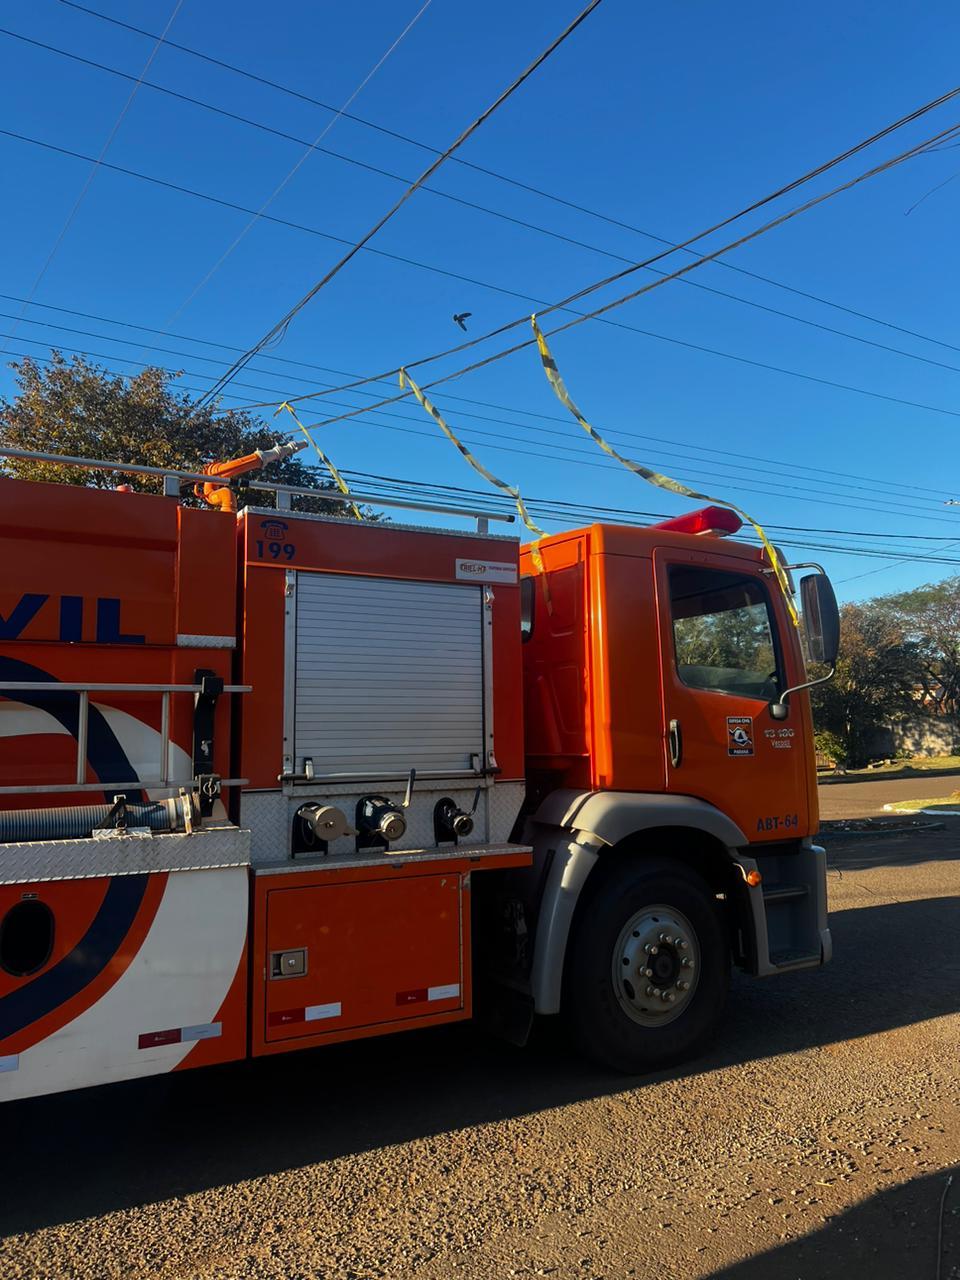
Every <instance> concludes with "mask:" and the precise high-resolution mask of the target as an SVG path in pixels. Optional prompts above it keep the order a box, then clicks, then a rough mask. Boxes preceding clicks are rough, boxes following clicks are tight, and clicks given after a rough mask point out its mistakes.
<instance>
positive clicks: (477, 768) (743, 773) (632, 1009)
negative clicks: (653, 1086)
mask: <svg viewBox="0 0 960 1280" xmlns="http://www.w3.org/2000/svg"><path fill="white" fill-rule="evenodd" d="M281 448H282V447H281ZM0 452H2V451H0ZM275 453H276V451H270V454H269V455H264V456H263V457H262V458H260V462H259V463H257V461H256V460H255V459H253V456H252V455H251V458H250V459H244V460H240V461H239V463H238V464H237V465H236V466H234V465H232V464H222V465H220V466H219V467H218V469H217V470H215V471H212V472H208V473H207V474H206V475H201V474H198V475H192V474H188V473H183V472H180V473H177V472H168V473H165V474H164V476H163V483H164V494H163V495H160V494H156V495H153V494H144V493H132V492H120V491H105V490H95V489H84V488H80V487H73V486H62V485H48V484H43V483H35V482H31V481H21V480H12V479H0V538H2V540H3V547H4V556H3V560H2V564H0V1099H4V1098H17V1097H26V1096H31V1095H36V1094H42V1093H47V1092H53V1091H56V1090H61V1089H71V1088H77V1087H81V1086H86V1085H94V1084H101V1083H105V1082H108V1081H110V1080H114V1079H126V1078H131V1077H136V1076H146V1075H151V1074H155V1073H158V1072H165V1071H172V1070H182V1069H186V1068H190V1067H194V1066H202V1065H205V1064H208V1063H215V1062H226V1061H230V1060H234V1059H237V1058H242V1057H244V1056H254V1057H256V1056H262V1055H266V1054H276V1053H284V1052H289V1051H290V1050H292V1049H296V1048H308V1047H319V1046H322V1045H325V1044H329V1043H334V1042H337V1041H343V1040H351V1039H358V1038H364V1037H368V1036H374V1035H381V1034H388V1033H392V1032H396V1031H402V1030H412V1029H415V1028H418V1027H424V1026H431V1025H438V1024H442V1023H446V1022H454V1021H461V1020H463V1019H466V1018H470V1017H471V1016H473V1015H474V1014H475V1013H480V1014H482V1015H483V1017H484V1020H485V1021H488V1022H490V1023H492V1024H493V1025H496V1026H498V1027H499V1028H500V1029H501V1030H502V1031H503V1032H504V1033H505V1034H507V1035H508V1036H510V1037H511V1038H513V1039H515V1040H517V1041H523V1040H524V1039H525V1038H526V1036H527V1034H528V1033H529V1030H530V1027H531V1025H532V1021H533V1018H534V1016H535V1015H536V1014H556V1013H561V1014H563V1015H564V1016H565V1017H566V1018H567V1019H568V1021H569V1023H570V1025H571V1027H572V1029H573V1031H574V1034H575V1036H576V1037H577V1039H578V1040H579V1042H580V1044H581V1045H582V1046H583V1048H584V1049H585V1050H586V1051H587V1052H589V1053H591V1054H593V1055H594V1056H595V1057H598V1058H599V1059H601V1060H602V1061H604V1062H606V1063H609V1064H611V1065H614V1066H616V1067H618V1068H620V1069H623V1070H628V1071H635V1070H642V1069H646V1068H649V1067H651V1066H654V1065H658V1064H660V1063H663V1062H666V1061H669V1060H671V1059H673V1058H677V1057H681V1056H685V1055H688V1054H690V1053H693V1052H695V1051H696V1049H697V1047H698V1046H699V1045H700V1044H702V1043H703V1041H704V1039H705V1038H706V1037H707V1036H708V1035H709V1033H710V1032H711V1031H712V1030H713V1028H714V1026H715V1024H716V1022H717V1020H718V1019H719V1017H720V1015H721V1011H722V1007H723V997H724V995H725V992H726V987H727V982H728V975H729V969H730V964H731V961H733V962H734V963H736V964H737V965H738V966H740V967H741V968H742V969H744V970H745V971H747V972H749V973H753V974H757V975H761V976H763V975H770V974H775V973H781V972H785V971H787V970H791V969H797V968H803V967H810V966H815V965H819V964H822V963H823V962H824V961H825V960H827V959H828V958H829V954H830V934H829V929H828V926H827V921H826V905H825V903H826V898H825V871H824V858H823V851H822V850H821V849H819V848H817V846H816V845H815V844H814V843H813V836H814V835H815V833H816V830H817V804H816V778H815V773H814V763H813V747H812V729H811V721H810V711H809V705H808V700H807V696H806V694H805V693H804V692H803V689H804V687H805V686H806V684H807V677H806V674H805V670H804V661H803V657H802V655H801V648H800V634H801V633H800V631H799V630H798V628H797V627H796V626H795V625H794V622H793V620H792V618H791V607H790V604H788V602H787V600H786V598H785V596H784V593H783V590H782V589H781V587H780V585H779V584H778V581H777V579H776V577H775V576H774V575H773V574H772V573H771V571H770V564H769V561H768V560H767V559H766V558H765V557H764V555H763V554H762V553H761V552H760V551H759V550H758V549H756V548H753V547H750V546H748V545H746V544H741V543H736V542H733V541H731V540H729V539H727V538H722V537H721V536H720V535H721V534H722V533H726V532H730V531H731V530H730V528H729V520H730V513H728V512H722V511H721V512H719V513H718V514H717V515H715V516H713V517H711V516H710V515H709V509H708V513H707V514H704V513H694V514H693V515H692V516H691V517H689V518H681V519H680V520H678V521H672V522H667V523H666V524H665V525H663V526H653V527H650V528H646V529H640V528H624V527H618V526H613V525H595V526H592V527H591V528H588V529H581V530H576V531H573V532H570V533H564V534H558V535H556V536H554V537H551V538H547V539H544V540H543V541H542V542H541V543H540V544H539V556H537V557H535V556H534V554H533V553H532V551H531V550H530V549H529V548H519V547H518V545H517V542H516V540H515V539H513V538H510V537H503V536H500V535H491V534H490V533H489V532H488V531H487V529H488V524H489V521H491V520H496V519H500V520H502V519H503V516H502V515H498V514H497V513H493V512H489V511H483V510H480V511H473V510H467V509H464V508H450V507H447V508H443V507H440V508H439V509H434V510H433V513H432V515H431V519H435V517H436V515H437V514H441V515H444V516H450V517H456V518H458V519H459V518H462V517H464V516H469V517H471V518H475V519H476V521H477V530H476V531H475V532H471V531H466V532H464V531H456V530H452V529H450V528H438V527H436V526H435V525H431V526H429V527H417V526H411V525H404V524H399V523H395V522H374V521H367V520H360V521H357V520H355V519H340V518H338V517H336V516H324V515H317V514H312V513H311V512H308V511H302V510H298V509H296V504H297V503H298V502H299V501H300V500H301V496H302V495H300V494H299V493H298V492H297V491H291V490H289V489H285V488H284V487H283V486H271V485H269V484H266V483H261V482H253V484H252V486H251V487H252V488H253V490H254V491H263V493H264V496H263V498H261V497H260V493H259V492H257V500H258V501H263V502H265V503H268V504H269V505H265V506H263V507H255V506H247V507H246V508H245V509H244V510H242V511H240V512H239V513H238V512H237V511H236V510H235V507H236V503H235V501H234V494H233V492H230V493H229V494H228V496H227V497H224V495H223V493H222V490H223V489H224V488H227V487H228V486H230V485H233V484H235V476H236V475H237V474H239V473H240V471H241V470H250V469H251V467H254V468H255V467H256V466H257V465H259V464H262V462H263V461H264V460H266V461H269V460H270V457H271V456H274V455H275ZM276 456H279V455H276ZM36 461H37V463H38V465H39V464H42V462H44V461H51V462H55V463H60V464H70V465H89V466H95V467H97V468H98V469H101V470H107V471H109V470H111V469H112V470H116V471H123V470H127V471H143V472H145V473H150V472H151V469H150V468H138V467H136V466H135V464H122V463H110V462H101V461H91V460H82V459H80V460H78V459H58V458H54V457H52V456H50V455H37V458H36ZM211 474H214V475H216V477H217V480H216V481H211V479H210V475H211ZM188 485H189V486H190V489H191V491H195V492H196V493H197V494H198V496H203V497H205V498H206V500H207V501H208V502H209V503H210V504H211V506H212V507H213V508H214V509H212V510H202V509H196V508H191V507H188V506H184V505H183V504H182V503H181V502H180V501H179V499H178V494H179V492H180V490H181V489H182V488H183V487H185V486H188ZM306 496H308V497H309V498H311V499H316V497H317V494H316V492H315V491H310V492H309V493H307V494H306ZM358 501H361V502H362V501H363V495H358ZM378 501H382V500H380V499H378ZM392 505H393V506H396V507H400V508H410V507H413V508H417V507H419V506H421V505H422V504H418V503H417V502H416V501H409V502H404V501H400V500H398V501H395V502H394V503H393V504H392ZM685 520H686V523H685V522H684V521H685ZM811 568H812V569H813V570H814V571H813V572H811V573H810V574H809V575H808V576H806V577H805V578H804V579H803V580H802V582H801V584H800V587H801V589H800V595H801V597H802V599H803V604H804V619H805V626H806V628H807V630H808V632H809V635H808V642H809V649H810V655H811V656H812V657H813V658H814V659H817V660H819V661H822V662H824V663H825V664H826V665H827V666H830V665H831V663H832V661H833V659H834V657H835V651H836V642H837V638H836V631H837V626H836V603H835V601H834V600H833V596H832V592H831V591H830V588H829V584H828V583H827V580H826V578H825V577H824V576H823V574H822V572H821V571H819V570H817V569H816V567H815V566H812V567H811ZM38 806H40V807H38Z"/></svg>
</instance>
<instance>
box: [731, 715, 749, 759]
mask: <svg viewBox="0 0 960 1280" xmlns="http://www.w3.org/2000/svg"><path fill="white" fill-rule="evenodd" d="M727 754H728V755H731V756H752V755H753V721H752V720H751V719H750V717H749V716H727Z"/></svg>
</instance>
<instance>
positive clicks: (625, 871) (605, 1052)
mask: <svg viewBox="0 0 960 1280" xmlns="http://www.w3.org/2000/svg"><path fill="white" fill-rule="evenodd" d="M607 857H608V858H610V859H612V860H614V861H611V862H610V863H609V864H608V865H607V866H603V865H601V866H599V867H597V868H596V869H595V870H594V872H593V875H594V876H597V877H598V879H597V881H596V884H595V887H594V888H593V890H592V891H591V889H590V885H589V882H588V886H587V896H586V898H585V899H584V900H583V901H582V902H581V904H580V906H579V908H578V911H577V916H576V919H575V921H574V927H573V931H572V934H571V939H570V944H569V946H568V949H567V959H566V964H565V967H564V1001H563V1003H564V1014H565V1016H566V1018H567V1021H568V1023H569V1025H570V1027H571V1029H572V1032H573V1035H574V1037H575V1039H576V1042H577V1044H578V1045H579V1047H580V1049H581V1050H582V1051H583V1052H584V1053H585V1054H586V1055H587V1056H588V1057H591V1058H594V1059H595V1060H596V1061H598V1062H601V1063H603V1064H604V1065H606V1066H610V1067H613V1068H615V1069H616V1070H617V1071H624V1072H629V1073H636V1072H643V1071H649V1070H652V1069H654V1068H657V1067H662V1066H666V1065H668V1064H670V1063H674V1062H678V1061H680V1060H682V1059H685V1058H689V1057H691V1056H692V1055H693V1054H695V1053H696V1052H697V1051H698V1050H699V1049H700V1048H701V1047H702V1046H703V1045H704V1043H705V1042H706V1041H707V1040H708V1039H709V1037H710V1036H711V1034H712V1033H713V1031H714V1030H715V1028H716V1026H717V1024H718V1023H719V1021H720V1018H721V1016H722V1014H723V1006H724V1003H725V1001H726V996H727V990H728V988H729V985H730V948H729V945H728V940H727V936H726V930H725V928H724V922H723V919H722V917H721V914H720V909H719V904H718V902H717V900H716V898H715V896H714V894H713V892H712V891H711V889H710V887H709V886H708V885H707V883H706V882H705V881H704V880H703V879H702V878H701V877H700V876H699V875H697V873H696V872H695V871H692V870H691V869H690V868H689V867H687V866H686V865H685V864H683V863H681V862H675V861H673V860H672V859H668V858H657V859H650V858H642V857H638V856H635V855H629V854H628V855H618V854H617V853H615V852H611V853H609V854H608V855H607ZM660 905H664V906H666V907H668V908H670V909H672V911H673V912H674V913H679V915H676V914H675V915H674V918H675V919H676V918H680V919H683V920H684V922H685V924H684V928H685V929H686V926H687V925H689V927H690V931H691V936H690V941H689V944H687V945H688V947H689V948H695V949H696V951H695V952H694V951H692V950H691V951H690V952H689V954H697V955H698V960H697V963H696V967H697V968H698V969H699V973H698V976H697V981H696V983H695V985H694V986H693V987H692V989H691V990H690V991H689V993H685V992H679V993H678V994H679V999H680V1007H679V1008H678V1010H677V1011H676V1012H674V1011H673V1009H672V1007H668V1006H665V1017H668V1018H669V1019H670V1020H665V1021H664V1022H663V1024H662V1025H650V1023H651V1022H652V1021H653V1020H654V1018H655V1016H656V1011H655V1013H654V1015H652V1016H650V1017H649V1018H648V1024H647V1025H642V1024H641V1023H640V1022H638V1021H636V1020H635V1018H637V1017H640V1018H643V1017H647V1016H648V1015H646V1014H644V1013H643V1012H642V1011H641V1010H639V1008H638V1009H637V1012H636V1014H634V1015H633V1016H631V1014H630V1013H628V1012H627V1011H626V1008H625V1005H630V1001H629V1000H628V999H627V998H626V996H625V995H624V994H623V993H618V990H617V987H616V986H615V983H614V980H613V970H614V958H615V954H616V955H617V957H619V952H620V951H621V950H623V946H622V936H623V934H624V931H625V930H626V929H627V927H628V925H629V924H631V923H632V922H636V923H638V924H639V923H640V921H639V920H637V917H638V915H639V916H641V918H642V919H644V920H646V919H650V920H655V919H659V918H660V917H659V916H657V915H656V914H649V913H647V912H646V909H647V908H653V907H656V906H660ZM629 936H630V937H633V938H636V937H638V934H637V933H630V935H629ZM648 936H649V935H648ZM667 936H668V937H671V936H672V935H671V934H667ZM684 942H686V937H684ZM618 944H621V945H618ZM663 951H664V952H667V951H670V952H671V954H672V956H673V959H674V960H676V959H677V958H678V957H680V956H682V955H686V954H688V952H687V951H684V952H682V953H681V952H679V951H677V952H675V953H674V952H673V949H672V948H671V947H667V946H666V945H664V946H663ZM664 960H665V957H662V959H661V962H663V961H664ZM618 963H623V961H622V959H620V958H618ZM641 963H648V962H647V961H641ZM649 963H654V961H653V960H651V961H649ZM681 963H682V961H681ZM618 972H619V971H618ZM630 972H631V974H633V973H634V970H631V971H630ZM686 972H689V970H684V971H683V973H686ZM668 976H669V975H668ZM678 976H682V974H681V975H678ZM634 981H636V978H635V979H634ZM639 981H640V982H643V981H650V982H656V981H658V979H656V978H653V979H648V980H645V979H643V978H640V979H639ZM623 985H624V986H625V987H626V988H627V990H629V985H630V984H629V982H627V983H624V984H623ZM645 990H649V988H646V989H645ZM659 998H660V997H658V999H659ZM662 998H663V999H664V1000H666V999H668V998H669V999H675V998H676V996H673V997H670V996H664V997H662ZM639 999H640V998H639V997H638V1001H639ZM631 1007H632V1006H631Z"/></svg>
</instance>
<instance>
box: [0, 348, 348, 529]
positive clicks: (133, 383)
mask: <svg viewBox="0 0 960 1280" xmlns="http://www.w3.org/2000/svg"><path fill="white" fill-rule="evenodd" d="M12 367H13V368H14V369H15V370H16V374H17V381H18V383H19V384H20V391H19V394H18V395H17V396H16V397H15V398H14V399H12V400H6V399H2V400H0V442H2V444H3V445H5V446H6V447H8V448H13V449H32V450H36V451H38V452H41V453H59V454H66V455H68V456H70V457H87V458H102V459H104V460H105V461H110V462H114V461H116V462H133V463H145V464H146V465H148V466H154V467H172V468H175V469H176V470H178V471H194V472H197V471H201V470H202V469H203V466H204V464H205V463H208V462H213V461H215V460H218V459H227V458H234V457H239V456H242V455H243V454H246V453H250V452H252V451H253V450H254V449H266V448H269V447H270V446H271V445H273V444H274V443H275V442H276V440H277V438H278V437H279V436H282V435H283V434H284V433H283V432H282V431H275V430H271V429H269V428H268V427H265V426H264V425H263V423H262V422H261V421H260V420H259V419H257V418H255V417H254V416H253V415H252V414H250V413H247V412H245V411H243V410H237V409H227V410H222V409H219V408H217V407H216V406H215V405H214V406H207V407H206V408H203V409H199V410H194V409H193V408H192V407H191V401H190V397H189V396H188V395H187V394H185V393H184V392H178V391H176V390H174V389H173V387H172V386H171V377H170V375H169V374H167V373H166V372H165V371H164V370H162V369H156V368H148V369H144V370H143V372H142V373H138V374H137V375H136V376H135V377H132V378H129V379H124V378H122V377H119V376H118V375H116V374H113V373H110V372H109V371H108V370H106V369H103V368H101V367H100V366H98V365H94V364H89V363H88V362H87V361H86V360H84V359H83V358H82V357H81V356H75V357H74V358H73V359H72V360H70V361H67V360H65V359H64V358H63V356H62V355H61V354H60V353H59V352H58V351H53V352H52V353H51V360H50V364H49V367H48V368H46V369H41V368H40V367H39V365H37V363H36V362H35V361H33V360H31V359H29V358H26V359H24V360H21V361H19V362H17V363H15V364H14V365H13V366H12ZM175 376H176V375H175ZM303 456H304V455H299V456H297V457H294V458H288V459H286V460H284V461H283V462H279V463H275V464H274V465H273V466H271V468H270V470H269V473H268V474H267V475H266V476H265V477H264V478H265V479H267V480H272V481H275V482H276V483H278V484H290V485H296V486H298V487H300V488H304V489H330V488H331V487H332V486H331V485H330V483H329V481H327V480H326V479H324V478H323V477H322V476H321V474H320V473H319V472H318V471H317V470H316V469H314V468H312V467H308V466H306V465H304V463H303V461H301V457H303ZM0 466H2V472H3V474H6V475H9V476H17V477H20V478H22V479H26V480H48V481H55V482H59V483H61V484H77V485H85V486H92V487H95V488H99V489H113V488H115V487H116V486H117V485H118V484H129V485H131V486H132V487H133V488H134V489H139V490H143V491H147V492H158V491H159V489H160V487H161V481H160V479H159V477H151V476H136V475H121V474H118V473H117V472H113V471H97V470H91V469H87V468H81V467H65V466H64V467H62V466H51V465H47V464H46V463H37V462H34V461H32V460H28V459H19V458H2V459H0ZM189 495H190V490H189V487H188V488H187V489H186V490H185V498H184V500H185V501H191V502H197V501H199V500H198V499H194V498H192V497H191V496H189ZM254 496H255V497H256V499H257V501H258V502H262V501H263V499H265V498H266V495H263V494H260V495H257V494H255V495H254ZM243 501H244V498H243V494H242V493H241V495H240V503H241V505H242V503H243ZM267 504H268V505H269V499H268V500H267ZM297 505H298V506H300V507H303V508H305V509H307V510H313V511H321V512H324V513H326V514H339V513H340V512H342V511H343V510H344V509H345V508H344V504H343V503H330V502H321V501H317V500H311V499H300V500H299V502H298V504H297Z"/></svg>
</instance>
